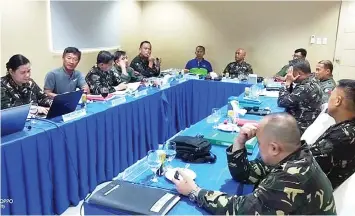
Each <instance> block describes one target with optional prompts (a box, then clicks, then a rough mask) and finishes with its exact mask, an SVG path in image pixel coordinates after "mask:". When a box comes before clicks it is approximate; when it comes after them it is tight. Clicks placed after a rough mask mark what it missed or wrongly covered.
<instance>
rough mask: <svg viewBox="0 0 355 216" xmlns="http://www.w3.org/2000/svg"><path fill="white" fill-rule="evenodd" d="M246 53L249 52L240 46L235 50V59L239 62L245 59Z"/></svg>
mask: <svg viewBox="0 0 355 216" xmlns="http://www.w3.org/2000/svg"><path fill="white" fill-rule="evenodd" d="M246 54H247V52H246V51H245V50H244V49H242V48H238V49H237V50H236V51H235V61H237V62H241V61H244V59H245V56H246Z"/></svg>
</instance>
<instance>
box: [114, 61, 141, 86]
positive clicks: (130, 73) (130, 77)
mask: <svg viewBox="0 0 355 216" xmlns="http://www.w3.org/2000/svg"><path fill="white" fill-rule="evenodd" d="M126 70H127V75H125V74H123V73H122V68H121V67H120V66H119V65H117V64H114V65H113V66H112V71H113V74H114V75H115V76H116V77H117V78H118V79H120V80H122V82H126V83H129V82H140V81H141V80H142V79H143V77H142V76H141V75H138V76H136V75H134V70H133V68H131V67H127V68H126Z"/></svg>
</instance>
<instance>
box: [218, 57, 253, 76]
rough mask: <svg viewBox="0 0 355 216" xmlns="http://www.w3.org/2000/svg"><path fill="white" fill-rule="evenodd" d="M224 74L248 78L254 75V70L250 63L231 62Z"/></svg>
mask: <svg viewBox="0 0 355 216" xmlns="http://www.w3.org/2000/svg"><path fill="white" fill-rule="evenodd" d="M223 73H224V74H226V73H229V75H230V76H235V77H238V78H239V77H240V78H242V79H243V78H248V76H249V74H252V73H253V68H252V67H251V65H250V64H249V63H246V62H245V61H242V62H231V63H229V64H228V65H227V67H226V68H225V69H224V71H223Z"/></svg>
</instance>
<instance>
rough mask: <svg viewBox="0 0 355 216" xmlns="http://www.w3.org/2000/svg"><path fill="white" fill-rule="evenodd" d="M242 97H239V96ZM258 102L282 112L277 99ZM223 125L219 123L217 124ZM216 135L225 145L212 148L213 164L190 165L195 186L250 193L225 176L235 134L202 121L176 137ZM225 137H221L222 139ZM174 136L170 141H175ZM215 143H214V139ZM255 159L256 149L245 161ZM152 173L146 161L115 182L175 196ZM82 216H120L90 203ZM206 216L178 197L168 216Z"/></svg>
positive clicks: (177, 164)
mask: <svg viewBox="0 0 355 216" xmlns="http://www.w3.org/2000/svg"><path fill="white" fill-rule="evenodd" d="M241 97H243V95H242V96H241ZM260 98H261V100H262V104H261V108H265V107H269V108H270V109H271V111H272V113H277V112H284V108H280V107H278V106H277V98H269V97H260ZM220 110H221V113H222V116H226V115H227V107H226V106H224V107H222V108H221V109H220ZM242 118H245V119H250V120H256V121H260V120H261V119H262V118H263V117H262V116H257V115H250V114H246V115H245V116H243V117H242ZM220 122H223V119H221V120H220ZM218 133H219V134H220V137H223V139H224V140H225V139H226V138H225V136H227V140H228V139H229V140H228V143H229V144H228V143H226V144H225V145H213V146H212V149H211V152H212V153H214V154H215V155H216V156H217V161H216V163H214V164H208V163H203V164H195V163H192V164H190V169H191V170H193V171H194V172H195V173H196V175H197V178H196V183H197V184H198V185H199V186H200V187H202V188H205V189H209V190H218V191H223V192H226V193H228V194H232V195H234V194H236V195H244V194H249V193H251V192H252V191H253V189H254V185H248V184H242V183H239V182H237V181H235V180H233V178H232V176H231V175H230V173H229V169H228V166H227V157H226V151H225V150H226V148H227V145H228V146H229V145H230V143H232V142H233V140H234V138H235V136H237V133H234V134H231V133H230V132H222V131H218V130H216V129H213V123H212V124H211V123H208V121H207V118H205V119H202V120H201V121H199V122H198V123H196V124H194V125H192V126H190V127H189V128H187V129H185V130H182V131H180V132H179V133H178V134H176V135H175V136H177V135H185V136H196V135H203V136H209V135H210V134H218ZM223 135H225V136H223ZM175 136H174V137H175ZM215 139H218V136H216V138H215ZM258 155H259V148H258V145H256V147H255V148H254V150H253V151H252V152H251V154H250V155H248V159H249V160H255V159H256V158H257V157H258ZM172 165H173V167H181V168H183V167H184V166H185V163H184V162H183V161H181V160H179V159H175V160H174V161H173V163H172ZM152 175H153V173H152V171H151V170H150V168H149V167H148V165H147V163H146V158H144V159H142V160H140V161H138V162H137V163H135V164H134V165H132V166H130V167H129V168H127V169H126V170H125V171H124V172H122V173H121V174H120V175H119V176H118V178H117V179H120V180H124V181H128V182H132V183H134V184H140V185H144V186H146V187H154V188H161V189H164V190H167V191H170V192H172V193H177V191H176V189H175V185H174V184H173V183H172V182H170V180H168V179H166V178H165V177H164V176H162V177H160V178H159V181H158V182H157V183H153V182H151V181H150V179H151V178H152ZM84 206H85V207H84V209H85V215H94V214H100V215H107V214H113V215H115V214H120V212H119V211H117V210H114V209H108V208H105V207H102V206H97V205H95V204H92V203H90V199H88V201H87V202H85V203H84ZM205 214H208V212H206V211H205V210H203V209H201V208H199V207H197V206H196V205H193V204H192V203H191V202H190V201H189V200H188V199H187V198H186V197H182V200H181V201H180V202H179V203H177V205H176V206H175V207H174V208H173V209H172V210H171V211H170V212H169V215H205Z"/></svg>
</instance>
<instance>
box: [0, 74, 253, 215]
mask: <svg viewBox="0 0 355 216" xmlns="http://www.w3.org/2000/svg"><path fill="white" fill-rule="evenodd" d="M248 86H250V85H249V84H235V83H224V82H216V81H203V80H188V81H186V82H182V83H179V84H177V85H174V86H171V87H169V88H167V89H164V90H159V89H154V88H153V89H149V91H148V94H147V95H145V96H142V97H139V98H133V97H127V102H126V103H124V104H120V105H117V106H110V102H107V103H102V102H95V103H90V104H88V106H87V115H86V116H84V117H82V118H79V119H75V120H72V121H69V122H66V123H63V122H53V121H46V120H37V122H36V123H34V124H31V127H32V128H31V129H30V130H28V129H27V126H28V125H29V123H28V122H27V123H26V128H25V129H24V130H23V131H21V132H18V133H15V134H11V135H8V136H5V137H2V141H1V142H2V144H1V198H2V199H11V200H12V201H13V202H12V203H5V204H2V205H3V206H2V209H1V213H2V214H21V215H25V214H36V215H44V214H45V215H49V214H61V213H63V212H64V211H65V210H66V209H67V208H68V207H69V206H71V205H77V204H78V203H79V201H80V200H82V199H84V198H85V196H86V195H87V194H88V193H89V192H92V191H93V190H94V189H95V187H96V186H97V185H98V184H100V183H102V182H106V181H109V180H112V179H113V178H114V177H115V176H117V175H118V174H119V173H120V172H122V171H123V170H125V169H126V168H127V167H129V166H131V165H132V164H134V163H135V162H136V161H138V160H139V159H141V158H143V157H144V156H146V153H147V151H148V150H150V149H156V148H157V147H158V144H159V143H163V142H164V141H165V140H167V139H168V138H169V137H171V136H173V135H174V134H176V133H178V132H179V131H181V130H184V129H185V128H187V127H189V126H191V125H192V124H195V123H197V122H198V121H200V120H201V119H203V118H205V117H206V116H208V115H209V114H210V113H211V110H212V108H216V107H218V108H219V107H222V106H223V105H225V104H226V103H227V99H228V97H230V96H233V95H234V96H235V95H239V94H241V93H242V92H243V91H244V89H245V87H248Z"/></svg>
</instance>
